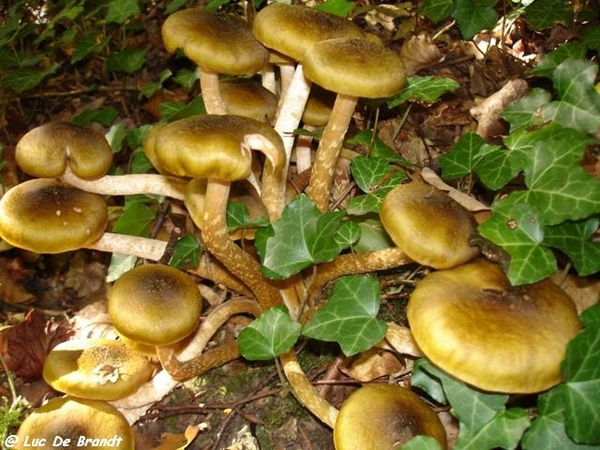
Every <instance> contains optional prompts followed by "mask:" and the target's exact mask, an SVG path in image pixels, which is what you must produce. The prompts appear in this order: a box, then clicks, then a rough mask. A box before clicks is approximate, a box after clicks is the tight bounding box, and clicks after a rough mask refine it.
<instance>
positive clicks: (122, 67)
mask: <svg viewBox="0 0 600 450" xmlns="http://www.w3.org/2000/svg"><path fill="white" fill-rule="evenodd" d="M146 53H147V52H146V50H143V49H142V50H129V49H124V50H121V51H120V52H119V53H111V54H110V55H108V57H107V58H106V70H108V71H109V72H125V73H128V74H133V73H135V72H137V71H138V70H140V69H141V68H142V67H144V64H145V63H146Z"/></svg>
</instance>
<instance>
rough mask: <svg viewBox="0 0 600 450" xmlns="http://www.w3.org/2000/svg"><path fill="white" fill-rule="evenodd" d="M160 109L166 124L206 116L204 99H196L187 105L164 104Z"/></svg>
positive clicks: (176, 103)
mask: <svg viewBox="0 0 600 450" xmlns="http://www.w3.org/2000/svg"><path fill="white" fill-rule="evenodd" d="M158 109H159V111H160V115H161V116H162V118H163V119H164V120H165V121H166V122H174V121H175V120H179V119H185V118H186V117H190V116H195V115H197V114H206V108H205V107H204V101H203V100H202V97H196V98H194V99H193V100H192V101H191V102H190V103H188V104H187V105H186V104H184V103H178V102H164V103H161V104H160V106H159V107H158Z"/></svg>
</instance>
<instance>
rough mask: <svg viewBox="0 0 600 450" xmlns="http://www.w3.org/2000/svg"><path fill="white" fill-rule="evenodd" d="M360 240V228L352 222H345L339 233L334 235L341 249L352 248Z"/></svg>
mask: <svg viewBox="0 0 600 450" xmlns="http://www.w3.org/2000/svg"><path fill="white" fill-rule="evenodd" d="M359 238H360V226H358V224H357V223H355V222H352V221H350V220H345V221H343V222H342V223H341V224H340V228H339V229H338V231H337V233H335V234H334V235H333V239H334V240H335V242H336V244H338V245H339V246H340V247H341V248H347V247H350V246H351V245H352V244H354V243H355V242H356V241H358V239H359Z"/></svg>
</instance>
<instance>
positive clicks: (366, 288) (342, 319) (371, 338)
mask: <svg viewBox="0 0 600 450" xmlns="http://www.w3.org/2000/svg"><path fill="white" fill-rule="evenodd" d="M380 295H381V293H380V289H379V283H378V282H377V280H376V279H375V278H373V277H365V276H346V277H342V278H340V279H339V280H338V281H337V282H336V283H335V286H334V288H333V293H332V295H331V297H330V298H329V300H327V303H325V305H324V306H322V307H321V308H319V309H318V310H317V312H315V314H314V315H313V316H312V317H311V319H310V320H309V321H308V323H307V324H306V325H305V326H304V329H303V331H302V334H303V335H304V336H307V337H309V338H313V339H319V340H321V341H335V342H338V343H339V344H340V347H341V348H342V351H343V352H344V354H345V355H346V356H352V355H356V354H357V353H360V352H362V351H364V350H367V349H369V348H371V347H372V346H373V345H375V344H376V343H377V342H379V341H380V340H381V339H383V337H384V336H385V333H386V331H387V325H386V323H385V321H382V320H379V319H377V317H376V316H377V313H378V311H379V303H380Z"/></svg>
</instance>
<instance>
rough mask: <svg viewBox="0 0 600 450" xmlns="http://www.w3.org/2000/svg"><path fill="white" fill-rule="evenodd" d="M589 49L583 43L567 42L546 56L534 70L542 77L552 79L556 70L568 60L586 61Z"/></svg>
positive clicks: (533, 71) (534, 72)
mask: <svg viewBox="0 0 600 450" xmlns="http://www.w3.org/2000/svg"><path fill="white" fill-rule="evenodd" d="M586 51H587V47H586V46H585V45H584V44H583V43H581V42H567V43H565V44H563V45H561V46H560V47H558V48H557V49H556V50H553V51H551V52H550V53H548V54H547V55H544V56H543V57H542V59H541V60H540V62H539V63H537V65H536V66H535V67H534V68H533V69H532V73H533V74H535V75H538V76H540V77H551V76H552V74H553V73H554V71H555V70H556V68H557V67H558V66H559V64H561V63H562V62H563V61H566V60H567V59H585V53H586Z"/></svg>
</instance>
